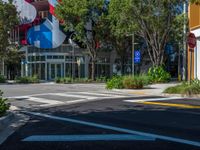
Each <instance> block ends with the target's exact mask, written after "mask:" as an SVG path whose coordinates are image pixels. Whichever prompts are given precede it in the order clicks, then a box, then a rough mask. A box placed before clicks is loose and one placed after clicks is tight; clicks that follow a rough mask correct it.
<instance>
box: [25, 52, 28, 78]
mask: <svg viewBox="0 0 200 150" xmlns="http://www.w3.org/2000/svg"><path fill="white" fill-rule="evenodd" d="M25 76H26V77H27V76H28V49H26V60H25Z"/></svg>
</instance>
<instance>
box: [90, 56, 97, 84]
mask: <svg viewBox="0 0 200 150" xmlns="http://www.w3.org/2000/svg"><path fill="white" fill-rule="evenodd" d="M95 64H96V63H95V59H94V58H92V74H91V76H92V80H93V81H94V80H95V69H96V67H95Z"/></svg>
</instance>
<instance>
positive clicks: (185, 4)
mask: <svg viewBox="0 0 200 150" xmlns="http://www.w3.org/2000/svg"><path fill="white" fill-rule="evenodd" d="M183 13H184V25H183V68H182V76H183V80H184V81H185V80H186V70H187V69H186V68H187V62H186V55H187V42H186V39H187V15H186V13H187V2H186V0H185V1H184V4H183Z"/></svg>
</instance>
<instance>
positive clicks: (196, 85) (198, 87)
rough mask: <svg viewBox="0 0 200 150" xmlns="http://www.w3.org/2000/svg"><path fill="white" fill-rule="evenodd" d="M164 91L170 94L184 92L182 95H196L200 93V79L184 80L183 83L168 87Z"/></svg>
mask: <svg viewBox="0 0 200 150" xmlns="http://www.w3.org/2000/svg"><path fill="white" fill-rule="evenodd" d="M164 93H168V94H182V95H189V96H190V95H195V94H200V80H194V81H191V83H190V82H183V83H182V84H181V85H177V86H174V87H169V88H167V89H166V90H165V91H164Z"/></svg>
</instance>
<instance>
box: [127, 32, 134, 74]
mask: <svg viewBox="0 0 200 150" xmlns="http://www.w3.org/2000/svg"><path fill="white" fill-rule="evenodd" d="M126 36H131V37H132V58H131V61H132V75H133V76H134V75H135V62H134V58H135V44H136V43H135V34H134V32H133V33H132V34H127V35H126Z"/></svg>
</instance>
